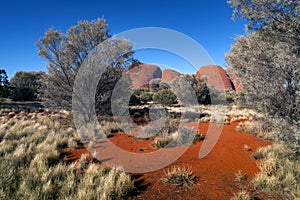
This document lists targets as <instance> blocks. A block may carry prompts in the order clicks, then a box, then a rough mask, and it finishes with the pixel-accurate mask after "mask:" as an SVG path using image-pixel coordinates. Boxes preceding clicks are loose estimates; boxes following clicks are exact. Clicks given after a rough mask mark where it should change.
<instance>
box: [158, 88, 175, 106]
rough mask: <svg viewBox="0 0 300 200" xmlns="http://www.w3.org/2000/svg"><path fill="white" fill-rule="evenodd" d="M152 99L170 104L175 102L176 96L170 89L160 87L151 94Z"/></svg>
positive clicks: (163, 103)
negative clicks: (160, 88)
mask: <svg viewBox="0 0 300 200" xmlns="http://www.w3.org/2000/svg"><path fill="white" fill-rule="evenodd" d="M153 101H154V102H155V103H158V104H161V105H164V106H170V105H174V104H176V103H177V97H176V95H175V94H174V93H173V92H172V91H171V90H169V89H162V90H159V91H158V92H156V93H154V94H153Z"/></svg>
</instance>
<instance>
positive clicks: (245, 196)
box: [231, 190, 251, 200]
mask: <svg viewBox="0 0 300 200" xmlns="http://www.w3.org/2000/svg"><path fill="white" fill-rule="evenodd" d="M231 200H251V195H250V194H249V193H248V192H247V191H245V190H242V191H240V192H238V193H236V194H234V196H233V197H232V198H231Z"/></svg>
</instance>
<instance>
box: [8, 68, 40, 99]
mask: <svg viewBox="0 0 300 200" xmlns="http://www.w3.org/2000/svg"><path fill="white" fill-rule="evenodd" d="M44 76H45V72H24V71H19V72H17V73H16V74H15V75H14V76H13V77H12V78H11V80H10V85H11V90H12V92H11V93H12V94H11V97H12V99H13V100H22V101H31V100H37V99H38V91H39V89H40V87H41V84H42V82H43V81H42V79H43V77H44Z"/></svg>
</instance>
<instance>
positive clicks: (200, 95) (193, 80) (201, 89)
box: [176, 75, 211, 104]
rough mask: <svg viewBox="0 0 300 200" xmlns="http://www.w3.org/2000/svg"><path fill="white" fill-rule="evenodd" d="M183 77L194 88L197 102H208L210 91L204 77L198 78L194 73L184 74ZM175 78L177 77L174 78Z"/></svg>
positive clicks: (209, 101)
mask: <svg viewBox="0 0 300 200" xmlns="http://www.w3.org/2000/svg"><path fill="white" fill-rule="evenodd" d="M184 77H185V79H186V80H187V81H188V82H189V83H190V85H191V87H192V88H193V89H194V91H195V93H196V96H197V99H198V103H199V104H210V103H211V98H210V91H209V88H208V87H207V84H206V82H205V80H204V79H198V78H197V77H196V76H195V75H185V76H184ZM176 80H177V79H176Z"/></svg>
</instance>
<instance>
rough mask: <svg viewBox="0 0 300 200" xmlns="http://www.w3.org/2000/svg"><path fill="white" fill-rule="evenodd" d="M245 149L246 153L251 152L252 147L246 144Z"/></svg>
mask: <svg viewBox="0 0 300 200" xmlns="http://www.w3.org/2000/svg"><path fill="white" fill-rule="evenodd" d="M243 149H244V151H251V150H252V149H251V147H250V146H249V145H247V144H244V146H243Z"/></svg>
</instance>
